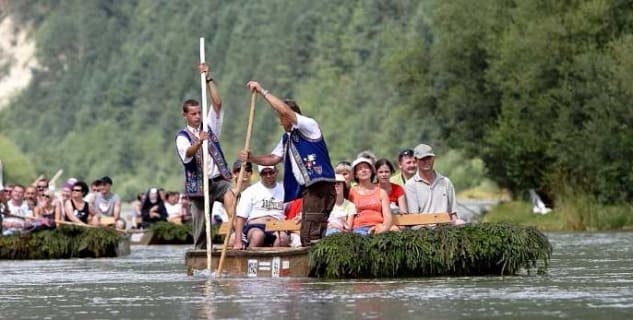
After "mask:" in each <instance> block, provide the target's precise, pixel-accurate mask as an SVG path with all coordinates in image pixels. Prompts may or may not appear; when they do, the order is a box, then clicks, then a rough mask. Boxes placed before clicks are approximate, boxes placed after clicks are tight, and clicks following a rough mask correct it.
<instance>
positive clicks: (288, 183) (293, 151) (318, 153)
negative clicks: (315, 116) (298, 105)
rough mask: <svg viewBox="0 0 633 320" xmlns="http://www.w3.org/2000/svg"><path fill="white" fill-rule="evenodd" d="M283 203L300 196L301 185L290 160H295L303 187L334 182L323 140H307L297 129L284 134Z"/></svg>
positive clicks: (332, 169)
mask: <svg viewBox="0 0 633 320" xmlns="http://www.w3.org/2000/svg"><path fill="white" fill-rule="evenodd" d="M283 144H284V202H290V201H292V200H294V199H297V198H299V197H300V196H301V185H300V184H299V182H298V181H297V179H296V178H295V175H294V172H293V171H292V163H291V160H290V159H291V158H290V157H292V158H294V159H295V162H296V163H297V165H298V167H299V171H300V173H301V176H302V177H303V180H304V181H305V186H306V187H308V186H310V185H311V184H313V183H315V182H319V181H331V182H333V181H334V168H333V167H332V164H331V163H330V154H329V152H328V150H327V145H326V144H325V139H324V138H323V136H321V137H320V138H319V139H309V138H307V137H305V136H303V135H302V134H301V132H300V131H299V129H296V128H295V129H293V130H292V131H291V132H290V135H288V134H284V136H283Z"/></svg>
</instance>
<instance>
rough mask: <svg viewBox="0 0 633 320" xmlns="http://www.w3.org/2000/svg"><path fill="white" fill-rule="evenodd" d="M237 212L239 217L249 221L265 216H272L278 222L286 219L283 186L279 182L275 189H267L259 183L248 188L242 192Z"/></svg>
mask: <svg viewBox="0 0 633 320" xmlns="http://www.w3.org/2000/svg"><path fill="white" fill-rule="evenodd" d="M235 212H236V214H237V216H238V217H242V218H244V219H246V220H247V221H250V220H252V219H256V218H261V217H265V216H271V217H273V218H276V219H278V220H284V219H286V215H284V188H283V185H282V184H281V183H278V182H277V183H275V186H274V187H273V188H266V187H265V186H264V185H263V184H262V182H261V181H259V182H257V183H256V184H254V185H252V186H250V187H248V188H246V190H244V191H243V192H242V197H241V198H240V201H239V202H238V203H237V208H236V210H235Z"/></svg>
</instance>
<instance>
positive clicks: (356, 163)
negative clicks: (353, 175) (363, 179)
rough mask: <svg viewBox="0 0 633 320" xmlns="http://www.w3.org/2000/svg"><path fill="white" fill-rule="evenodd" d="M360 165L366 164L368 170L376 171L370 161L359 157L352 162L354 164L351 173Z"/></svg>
mask: <svg viewBox="0 0 633 320" xmlns="http://www.w3.org/2000/svg"><path fill="white" fill-rule="evenodd" d="M361 163H366V164H368V165H369V168H370V169H371V171H372V172H373V171H375V170H376V169H375V168H374V163H373V162H372V161H371V159H369V158H364V157H360V158H357V159H356V160H354V162H352V172H356V166H357V165H359V164H361Z"/></svg>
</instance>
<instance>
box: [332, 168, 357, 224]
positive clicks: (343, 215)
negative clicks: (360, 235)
mask: <svg viewBox="0 0 633 320" xmlns="http://www.w3.org/2000/svg"><path fill="white" fill-rule="evenodd" d="M346 188H347V184H346V181H345V177H344V176H343V175H341V174H337V175H336V184H335V185H334V189H335V190H336V203H335V204H334V208H332V212H331V213H330V217H329V218H328V221H327V230H326V231H325V235H326V236H329V235H332V234H335V233H339V232H349V231H350V230H351V226H350V224H349V222H348V220H351V219H350V217H352V216H354V215H355V214H356V206H354V204H353V203H351V202H350V201H349V200H347V199H345V194H346Z"/></svg>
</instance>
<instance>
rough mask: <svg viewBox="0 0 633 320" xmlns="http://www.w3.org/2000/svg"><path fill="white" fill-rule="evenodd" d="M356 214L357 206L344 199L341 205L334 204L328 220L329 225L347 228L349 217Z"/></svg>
mask: <svg viewBox="0 0 633 320" xmlns="http://www.w3.org/2000/svg"><path fill="white" fill-rule="evenodd" d="M355 214H356V206H355V205H354V204H353V203H352V202H351V201H349V200H347V199H343V203H341V204H340V205H338V204H334V207H333V208H332V212H330V217H329V218H328V219H327V222H328V224H332V225H335V226H337V227H339V228H342V227H343V226H347V217H349V216H353V215H355Z"/></svg>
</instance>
